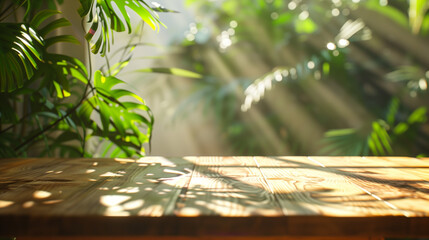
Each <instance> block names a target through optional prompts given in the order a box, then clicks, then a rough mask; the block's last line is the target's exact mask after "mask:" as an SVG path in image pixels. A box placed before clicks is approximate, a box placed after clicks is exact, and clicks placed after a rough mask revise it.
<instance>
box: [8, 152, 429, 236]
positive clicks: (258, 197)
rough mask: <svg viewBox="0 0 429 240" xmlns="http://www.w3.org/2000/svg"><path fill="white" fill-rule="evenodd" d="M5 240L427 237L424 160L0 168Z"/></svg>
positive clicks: (12, 163)
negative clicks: (10, 238)
mask: <svg viewBox="0 0 429 240" xmlns="http://www.w3.org/2000/svg"><path fill="white" fill-rule="evenodd" d="M8 236H16V237H17V239H18V240H20V239H24V240H25V239H195V238H197V237H205V239H215V238H222V239H256V238H259V239H268V240H270V239H271V240H278V239H302V238H306V239H382V238H383V237H404V236H407V237H423V236H426V237H428V236H429V159H416V158H403V157H401V158H399V157H397V158H394V157H377V158H373V157H371V158H370V157H183V158H163V157H146V158H142V159H138V160H136V159H95V158H93V159H90V158H87V159H60V158H57V159H46V158H43V159H0V237H8ZM77 236H79V237H77Z"/></svg>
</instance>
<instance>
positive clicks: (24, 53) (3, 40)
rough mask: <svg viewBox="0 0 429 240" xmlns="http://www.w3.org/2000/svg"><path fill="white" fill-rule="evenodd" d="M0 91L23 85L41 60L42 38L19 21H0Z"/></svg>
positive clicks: (9, 90)
mask: <svg viewBox="0 0 429 240" xmlns="http://www.w3.org/2000/svg"><path fill="white" fill-rule="evenodd" d="M0 32H1V33H2V34H1V35H0V49H1V50H2V52H3V53H4V54H1V55H0V76H1V79H0V81H1V82H0V86H1V87H0V92H11V91H13V90H15V89H17V88H21V87H22V86H23V85H24V81H26V80H29V79H30V78H31V77H33V75H34V70H36V69H38V68H39V66H40V64H41V62H43V54H42V53H43V45H44V41H43V38H42V37H41V36H40V35H38V34H37V33H36V31H35V30H34V29H32V28H31V27H29V26H27V25H25V24H19V23H0Z"/></svg>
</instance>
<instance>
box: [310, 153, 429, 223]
mask: <svg viewBox="0 0 429 240" xmlns="http://www.w3.org/2000/svg"><path fill="white" fill-rule="evenodd" d="M312 158H313V157H312ZM313 159H314V160H315V161H318V162H320V163H321V164H323V165H325V166H332V167H330V168H332V169H333V168H335V173H337V174H340V175H343V176H345V177H346V178H347V179H348V180H349V181H350V182H352V183H354V184H355V185H356V186H359V187H360V188H362V189H363V190H364V191H366V192H368V193H369V194H370V195H371V196H373V197H374V198H375V199H380V200H382V201H383V202H384V203H385V204H386V205H389V206H391V207H392V208H394V209H398V210H401V211H403V213H404V214H405V215H406V216H428V215H429V183H428V181H427V180H425V179H423V178H421V176H420V175H415V174H411V173H409V172H408V171H404V170H402V168H398V164H396V163H395V162H389V161H387V160H386V159H380V160H378V158H377V159H375V158H360V157H358V158H356V157H352V158H350V157H344V158H334V159H333V158H329V157H314V158H313ZM338 161H342V162H343V163H347V164H343V165H338V164H335V165H334V162H338ZM347 165H348V166H347ZM365 166H367V167H365ZM417 169H419V168H418V167H416V171H418V170H417ZM407 170H408V169H407Z"/></svg>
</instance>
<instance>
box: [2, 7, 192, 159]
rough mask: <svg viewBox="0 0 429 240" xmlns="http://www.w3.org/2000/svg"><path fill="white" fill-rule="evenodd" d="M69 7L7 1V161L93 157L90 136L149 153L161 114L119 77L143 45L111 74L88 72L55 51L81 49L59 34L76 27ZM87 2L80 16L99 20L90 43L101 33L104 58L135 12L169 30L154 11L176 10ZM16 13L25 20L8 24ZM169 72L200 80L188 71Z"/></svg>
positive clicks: (119, 151) (126, 152)
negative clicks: (64, 11) (66, 13)
mask: <svg viewBox="0 0 429 240" xmlns="http://www.w3.org/2000/svg"><path fill="white" fill-rule="evenodd" d="M55 2H57V3H55ZM62 2H63V1H62V0H57V1H55V0H46V1H36V0H21V1H10V2H9V3H7V2H3V3H2V4H0V31H1V32H2V34H1V36H0V49H1V54H0V77H1V78H0V90H1V91H0V102H1V108H0V157H26V156H65V157H78V156H91V152H88V151H87V146H86V144H87V142H88V140H89V139H90V138H93V139H104V140H103V142H108V144H109V145H108V148H109V149H113V150H111V152H112V154H113V155H114V156H141V155H144V154H145V147H144V144H147V143H149V144H150V139H151V134H152V128H153V124H154V117H153V115H152V112H151V111H150V109H149V107H148V106H147V105H146V104H145V102H144V101H143V99H142V98H141V97H140V96H138V95H137V94H135V93H134V92H133V91H130V90H128V89H126V88H125V87H124V86H126V84H125V82H124V81H122V80H120V79H119V78H117V77H116V75H117V74H118V73H119V72H120V71H122V70H123V69H124V68H125V67H126V65H127V64H128V62H129V61H130V60H131V53H132V50H134V49H135V47H136V46H137V45H138V44H131V43H130V44H128V45H127V46H125V47H124V48H123V49H122V51H123V54H122V56H123V57H121V59H120V61H119V62H117V63H115V64H113V67H112V68H110V69H108V71H106V72H104V73H103V72H102V71H95V72H94V73H91V71H89V72H88V70H87V68H86V67H85V65H84V64H83V63H82V62H81V61H80V60H78V59H77V58H74V57H71V56H67V55H62V54H57V53H53V52H50V51H48V47H50V46H54V45H55V44H57V43H72V44H81V43H79V42H78V41H77V40H76V39H75V38H74V37H73V36H70V35H59V34H58V31H57V30H59V29H61V28H63V27H67V26H70V22H69V21H68V20H66V19H65V18H62V17H58V16H59V15H60V14H61V13H60V12H59V11H57V10H56V4H61V3H62ZM80 3H81V8H80V10H79V13H80V15H81V16H82V18H84V17H87V18H88V20H89V21H90V22H91V28H90V29H89V33H88V34H89V35H88V34H87V40H88V41H92V37H93V36H92V35H93V34H94V33H95V32H97V31H100V32H101V33H100V34H98V33H97V39H96V40H95V44H94V45H93V47H92V51H93V53H98V52H100V53H101V54H102V55H105V54H107V53H108V51H109V46H110V42H111V41H113V32H112V31H117V32H119V31H124V30H125V26H127V29H128V32H129V33H131V32H132V29H131V19H130V17H129V14H128V11H134V12H135V13H137V15H138V16H139V17H140V18H141V20H142V21H144V22H145V23H146V24H148V25H149V26H151V27H152V28H153V29H157V28H159V25H162V23H161V22H160V21H159V19H158V16H157V15H156V13H154V11H163V12H174V11H171V10H168V9H165V8H163V7H162V6H155V8H154V9H152V8H151V7H150V6H149V5H148V4H147V3H146V2H145V1H141V0H139V1H137V0H134V1H122V0H113V1H95V0H81V1H80ZM114 6H115V7H114ZM21 8H22V9H23V10H24V11H25V16H24V17H23V18H22V19H18V15H17V14H16V11H18V10H19V9H21ZM11 15H15V18H16V19H18V20H16V21H13V22H6V20H7V19H9V18H8V17H9V16H11ZM98 26H99V27H98ZM106 61H109V59H108V58H106ZM108 64H109V62H108ZM163 71H164V72H168V71H169V72H170V73H172V74H175V73H177V74H179V75H184V76H188V77H198V75H196V74H193V73H192V72H188V71H186V70H181V69H167V68H165V69H163ZM153 72H160V71H158V70H156V69H154V70H153ZM106 151H107V150H106ZM113 155H112V156H113Z"/></svg>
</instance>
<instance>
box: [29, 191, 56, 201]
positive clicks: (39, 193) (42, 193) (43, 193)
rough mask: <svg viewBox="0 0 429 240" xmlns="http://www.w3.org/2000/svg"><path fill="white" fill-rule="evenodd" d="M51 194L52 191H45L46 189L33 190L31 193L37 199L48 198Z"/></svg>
mask: <svg viewBox="0 0 429 240" xmlns="http://www.w3.org/2000/svg"><path fill="white" fill-rule="evenodd" d="M51 195H52V193H50V192H47V191H35V192H34V193H33V197H34V198H37V199H44V198H48V197H50V196H51Z"/></svg>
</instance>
